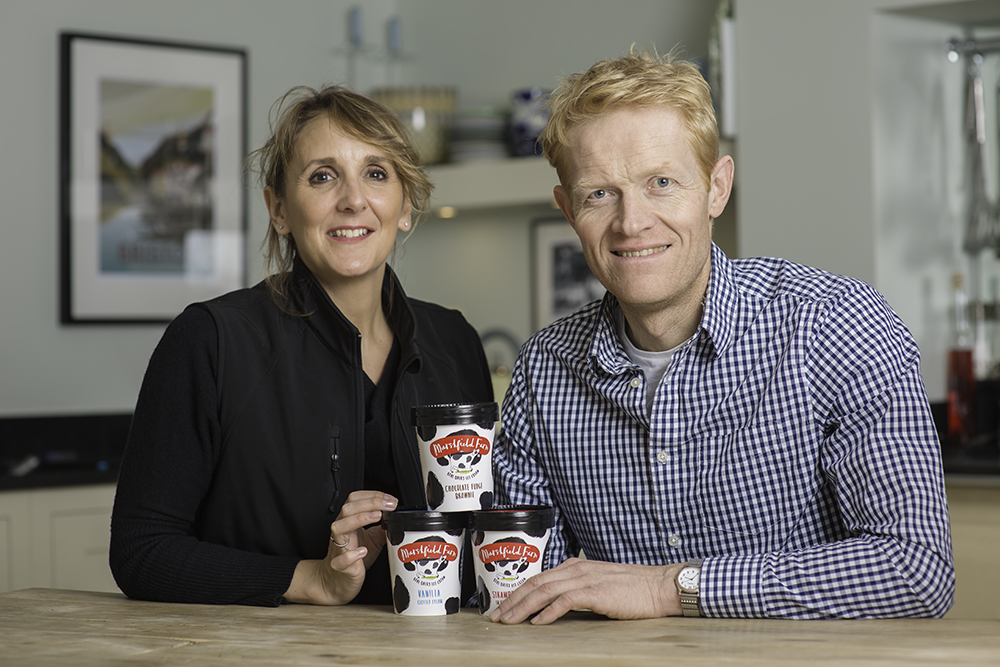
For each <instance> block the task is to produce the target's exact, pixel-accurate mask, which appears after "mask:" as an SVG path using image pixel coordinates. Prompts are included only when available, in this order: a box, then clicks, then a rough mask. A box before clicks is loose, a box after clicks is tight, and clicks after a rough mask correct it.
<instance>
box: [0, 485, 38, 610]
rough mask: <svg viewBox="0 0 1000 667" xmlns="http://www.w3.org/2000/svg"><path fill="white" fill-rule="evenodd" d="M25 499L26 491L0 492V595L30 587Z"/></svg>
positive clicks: (29, 537)
mask: <svg viewBox="0 0 1000 667" xmlns="http://www.w3.org/2000/svg"><path fill="white" fill-rule="evenodd" d="M28 496H29V493H28V492H26V491H12V492H5V493H0V593H4V592H7V591H16V590H18V589H19V588H27V587H28V586H30V585H31V584H30V580H29V576H28V570H29V567H30V563H31V548H30V541H31V536H30V533H29V525H30V520H29V518H28Z"/></svg>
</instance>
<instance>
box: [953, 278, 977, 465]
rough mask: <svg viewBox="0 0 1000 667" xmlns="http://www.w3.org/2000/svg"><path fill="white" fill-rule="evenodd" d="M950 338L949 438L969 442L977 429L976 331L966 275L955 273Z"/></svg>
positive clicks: (956, 441) (961, 443)
mask: <svg viewBox="0 0 1000 667" xmlns="http://www.w3.org/2000/svg"><path fill="white" fill-rule="evenodd" d="M951 288H952V313H951V340H950V342H949V345H948V372H947V377H948V440H949V441H950V442H952V443H956V444H959V445H965V444H968V442H969V440H971V439H972V437H973V436H974V435H975V431H976V421H975V419H976V417H975V410H974V408H975V404H976V376H975V367H974V366H973V361H972V346H973V332H972V326H971V324H970V322H969V301H968V297H967V296H966V293H965V278H964V276H963V275H962V274H961V273H956V274H954V275H953V276H952V279H951Z"/></svg>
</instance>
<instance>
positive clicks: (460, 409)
mask: <svg viewBox="0 0 1000 667" xmlns="http://www.w3.org/2000/svg"><path fill="white" fill-rule="evenodd" d="M410 416H411V417H412V421H413V425H414V426H440V425H447V424H487V423H489V422H495V421H497V420H498V419H499V418H500V408H499V406H498V405H497V404H496V403H443V404H440V405H417V406H414V407H413V408H411V410H410Z"/></svg>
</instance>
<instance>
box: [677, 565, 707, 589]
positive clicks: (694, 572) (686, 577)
mask: <svg viewBox="0 0 1000 667" xmlns="http://www.w3.org/2000/svg"><path fill="white" fill-rule="evenodd" d="M700 579H701V568H700V567H686V568H684V569H683V570H681V571H680V573H679V574H678V575H677V583H678V584H680V586H681V587H682V588H685V589H687V590H689V591H696V590H698V582H699V580H700Z"/></svg>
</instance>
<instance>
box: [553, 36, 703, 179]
mask: <svg viewBox="0 0 1000 667" xmlns="http://www.w3.org/2000/svg"><path fill="white" fill-rule="evenodd" d="M659 105H662V106H664V107H668V108H672V109H676V110H677V111H679V112H680V114H681V122H683V123H684V125H685V127H686V129H687V132H688V135H689V137H690V142H691V149H692V150H693V151H694V154H695V158H696V159H697V161H698V164H699V166H700V167H701V171H702V172H703V174H704V177H705V184H706V185H707V184H708V182H709V178H710V177H711V174H712V169H713V168H714V167H715V163H716V162H717V161H718V159H719V129H718V125H717V124H716V120H715V109H714V108H713V106H712V93H711V89H710V88H709V86H708V83H707V82H706V81H705V78H704V77H703V76H702V74H701V72H700V71H699V70H698V68H697V67H696V66H695V65H693V64H692V63H690V62H689V61H686V60H682V59H680V58H678V57H677V56H675V55H674V54H672V53H670V54H667V55H665V56H658V55H656V54H650V53H649V52H648V51H643V52H641V53H637V52H636V51H635V49H634V47H633V48H632V49H631V50H630V51H629V53H628V55H626V56H623V57H621V58H617V59H614V60H610V59H609V60H602V61H600V62H598V63H596V64H595V65H594V66H593V67H591V68H590V69H589V70H587V71H586V72H583V73H582V74H581V73H577V74H571V75H569V76H567V77H566V78H565V79H563V81H562V83H561V84H560V86H559V87H558V88H557V89H556V90H555V92H553V93H552V95H551V96H550V97H549V100H548V110H549V117H548V121H547V123H546V126H545V130H544V132H543V133H542V136H541V139H540V141H541V144H542V152H543V153H544V155H545V157H546V159H548V161H549V164H551V165H552V166H553V167H555V169H556V173H557V174H558V175H559V180H560V181H561V182H562V184H563V187H567V188H568V187H569V184H568V181H567V179H568V178H569V173H568V169H569V165H568V164H567V162H566V160H567V157H566V149H567V148H568V147H569V146H571V145H572V144H571V141H570V139H569V134H570V132H571V131H572V130H573V128H575V127H577V126H579V125H581V124H583V123H586V122H588V121H591V120H594V119H597V118H600V117H602V116H606V115H607V114H610V113H612V112H615V111H618V110H620V109H627V108H649V107H654V106H659Z"/></svg>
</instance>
